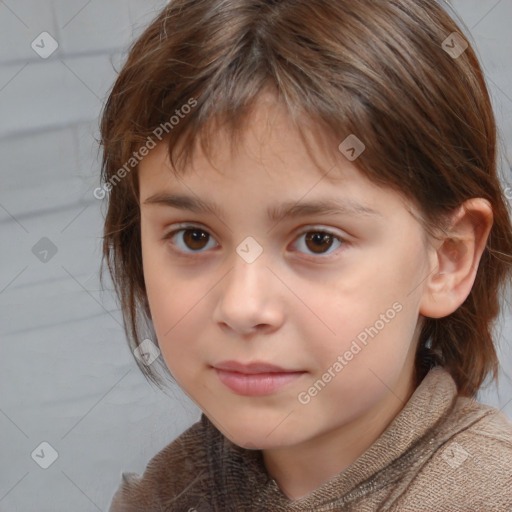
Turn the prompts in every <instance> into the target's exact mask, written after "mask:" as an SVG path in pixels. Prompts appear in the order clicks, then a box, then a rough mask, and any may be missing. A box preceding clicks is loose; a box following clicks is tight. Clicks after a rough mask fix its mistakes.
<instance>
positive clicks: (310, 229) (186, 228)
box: [162, 224, 348, 260]
mask: <svg viewBox="0 0 512 512" xmlns="http://www.w3.org/2000/svg"><path fill="white" fill-rule="evenodd" d="M189 230H191V231H193V230H197V231H202V232H203V233H206V234H207V235H208V236H209V237H211V239H214V238H213V236H212V235H211V234H210V233H209V232H208V230H206V229H204V228H203V227H201V226H199V225H197V224H179V225H177V226H174V228H173V229H172V230H171V231H169V232H168V233H167V234H165V235H164V236H163V237H162V239H163V240H171V239H172V238H174V236H175V235H177V234H178V233H181V232H183V231H189ZM308 233H321V234H326V235H330V236H331V237H332V238H334V239H335V240H337V241H338V242H339V243H340V244H341V246H344V245H347V244H348V242H347V241H346V240H345V239H344V238H342V237H340V236H339V235H337V234H336V233H334V232H332V231H330V230H329V229H325V228H319V227H315V226H310V227H308V228H307V229H304V230H303V231H301V232H300V233H298V235H297V238H300V237H302V236H303V235H306V234H308ZM208 242H210V240H208ZM171 244H172V245H173V246H174V247H173V250H174V251H176V252H178V253H180V254H181V255H186V256H194V255H196V254H201V253H202V252H205V251H204V250H199V251H190V252H185V251H182V250H180V249H176V248H175V246H176V244H174V243H173V242H172V241H171ZM330 249H331V248H329V249H328V250H330ZM339 249H340V247H338V249H336V250H334V251H333V252H331V253H327V256H325V255H322V253H319V254H317V255H315V254H313V253H309V254H308V256H309V257H310V258H313V259H316V260H317V259H319V258H321V259H328V258H329V257H331V256H332V255H333V254H335V253H336V252H337V251H338V250H339Z"/></svg>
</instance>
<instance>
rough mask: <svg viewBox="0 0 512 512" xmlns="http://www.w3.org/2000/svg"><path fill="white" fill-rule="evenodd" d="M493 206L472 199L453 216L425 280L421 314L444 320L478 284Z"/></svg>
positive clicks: (478, 199) (482, 200)
mask: <svg viewBox="0 0 512 512" xmlns="http://www.w3.org/2000/svg"><path fill="white" fill-rule="evenodd" d="M492 222H493V215H492V208H491V205H490V203H489V202H488V201H487V200H485V199H482V198H474V199H469V200H468V201H466V202H465V203H463V204H462V205H461V206H460V207H459V208H458V209H457V211H456V212H455V214H453V216H452V219H451V226H450V228H449V229H448V232H447V234H446V235H445V236H444V238H442V239H441V240H440V242H439V244H438V246H437V249H436V250H435V254H434V257H433V266H432V270H431V273H430V275H429V277H428V278H427V279H426V280H425V289H424V296H423V299H422V302H421V306H420V313H421V314H422V315H423V316H425V317H429V318H442V317H445V316H448V315H450V314H451V313H453V312H454V311H455V310H457V309H458V308H459V307H460V305H461V304H462V303H463V302H464V301H465V300H466V298H467V297H468V295H469V294H470V292H471V288H472V287H473V284H474V282H475V278H476V273H477V270H478V265H479V263H480V259H481V257H482V253H483V251H484V249H485V246H486V243H487V238H488V236H489V232H490V230H491V227H492Z"/></svg>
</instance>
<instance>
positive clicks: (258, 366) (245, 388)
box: [213, 361, 307, 396]
mask: <svg viewBox="0 0 512 512" xmlns="http://www.w3.org/2000/svg"><path fill="white" fill-rule="evenodd" d="M213 369H214V370H215V372H216V374H217V376H218V378H219V380H220V381H221V382H222V383H223V384H224V385H225V386H227V387H228V388H229V389H231V391H233V392H234V393H236V394H238V395H243V396H265V395H271V394H273V393H275V392H276V391H277V390H279V389H281V388H283V387H285V386H286V385H288V384H290V383H291V382H294V381H296V380H297V379H299V378H300V377H301V376H302V375H304V374H305V373H307V372H305V371H298V370H286V369H282V368H280V367H278V366H276V365H272V364H269V363H251V364H245V365H244V364H241V363H238V362H235V361H228V362H225V363H219V364H216V365H215V366H214V367H213Z"/></svg>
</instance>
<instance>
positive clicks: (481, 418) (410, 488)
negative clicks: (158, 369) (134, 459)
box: [109, 367, 512, 512]
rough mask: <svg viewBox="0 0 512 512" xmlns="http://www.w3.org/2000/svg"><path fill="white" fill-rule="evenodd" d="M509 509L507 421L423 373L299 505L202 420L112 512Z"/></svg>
mask: <svg viewBox="0 0 512 512" xmlns="http://www.w3.org/2000/svg"><path fill="white" fill-rule="evenodd" d="M170 511H176V512H230V511H233V512H235V511H236V512H252V511H254V512H256V511H258V512H259V511H269V512H270V511H272V512H298V511H301V512H302V511H304V512H305V511H312V512H313V511H317V512H324V511H357V512H370V511H379V512H388V511H393V512H398V511H400V512H445V511H446V512H473V511H474V512H484V511H485V512H506V511H512V422H510V420H509V419H508V418H507V417H506V416H505V415H504V414H503V413H502V412H501V411H499V410H498V409H496V408H494V407H490V406H486V405H482V404H479V403H478V402H476V401H474V400H472V399H471V398H466V397H460V396H457V388H456V385H455V382H454V380H453V378H452V377H451V375H450V374H449V373H448V372H447V371H446V370H445V369H443V368H441V367H435V368H433V369H431V370H430V371H429V373H428V374H427V375H426V376H425V378H424V379H423V381H422V382H421V384H420V385H419V386H418V388H417V389H416V390H415V392H414V393H413V395H412V396H411V398H410V399H409V401H408V402H407V404H406V405H405V406H404V408H403V409H402V410H401V411H400V413H399V414H398V415H397V416H396V417H395V418H394V420H393V421H392V422H391V423H390V424H389V425H388V427H387V428H386V430H385V431H384V432H383V433H382V434H381V435H380V436H379V438H378V439H377V440H376V441H375V442H374V443H373V444H372V445H371V446H370V447H369V448H368V449H367V450H366V451H365V452H364V453H362V454H361V455H360V456H359V457H358V458H357V459H356V460H355V461H354V462H353V463H352V464H351V465H350V466H348V467H347V468H346V469H345V470H344V471H342V472H341V473H339V474H338V475H336V476H334V477H332V478H331V479H329V480H327V481H326V482H324V483H323V484H322V485H321V486H320V487H318V488H317V489H315V490H314V491H312V492H311V493H309V494H308V495H307V496H304V497H302V498H300V499H297V500H292V499H290V498H288V497H287V496H286V495H285V494H284V493H283V492H282V491H281V490H280V489H279V487H278V485H277V483H276V482H275V480H273V479H272V478H271V477H270V476H269V474H268V473H267V471H266V469H265V466H264V464H263V458H262V455H261V452H260V451H257V450H247V449H244V448H241V447H239V446H237V445H235V444H233V443H232V442H231V441H229V440H228V439H227V438H226V437H225V436H224V435H223V434H222V433H221V432H220V431H219V430H218V429H217V428H216V427H215V426H214V425H213V424H212V423H211V422H210V420H209V419H208V418H207V417H206V416H205V415H204V414H202V415H201V419H200V421H198V422H197V423H195V424H194V425H192V427H190V428H189V429H188V430H187V431H185V432H184V433H183V434H182V435H181V436H179V437H178V438H177V439H176V440H175V441H173V442H172V443H170V444H169V445H167V446H166V447H165V448H164V449H163V450H162V451H160V452H159V453H158V454H157V455H155V456H154V457H153V459H151V461H150V462H149V463H148V465H147V467H146V469H145V471H144V473H143V475H142V476H138V475H136V474H135V473H123V476H122V481H121V485H120V487H119V489H118V490H117V492H116V493H115V495H114V497H113V500H112V503H111V507H110V509H109V512H170Z"/></svg>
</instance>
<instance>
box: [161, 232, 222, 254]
mask: <svg viewBox="0 0 512 512" xmlns="http://www.w3.org/2000/svg"><path fill="white" fill-rule="evenodd" d="M164 239H170V240H171V243H172V245H174V246H176V247H177V249H178V250H179V251H180V252H183V253H185V254H187V253H188V254H192V253H194V252H204V250H203V249H205V248H210V247H208V243H209V242H210V241H213V238H211V236H210V234H209V233H208V232H206V231H205V230H204V229H201V228H199V227H192V228H185V229H177V230H175V231H173V232H171V233H169V234H168V235H166V236H165V237H164Z"/></svg>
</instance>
